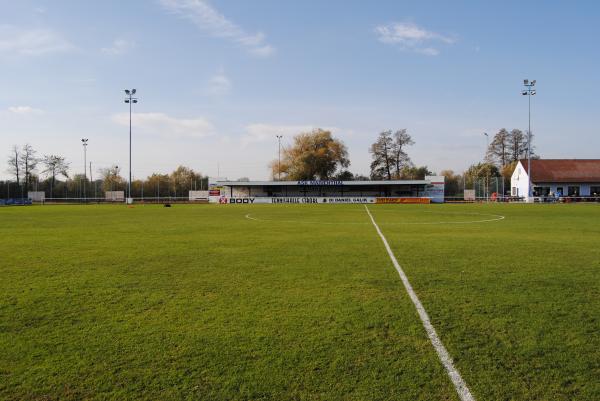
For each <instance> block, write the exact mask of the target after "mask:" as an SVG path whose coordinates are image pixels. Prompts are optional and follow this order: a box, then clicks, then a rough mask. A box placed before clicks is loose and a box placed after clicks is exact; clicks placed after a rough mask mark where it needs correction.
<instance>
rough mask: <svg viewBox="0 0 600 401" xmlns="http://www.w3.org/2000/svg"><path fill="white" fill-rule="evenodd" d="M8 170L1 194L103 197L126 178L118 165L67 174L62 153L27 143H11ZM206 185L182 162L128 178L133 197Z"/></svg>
mask: <svg viewBox="0 0 600 401" xmlns="http://www.w3.org/2000/svg"><path fill="white" fill-rule="evenodd" d="M7 162H8V170H7V171H8V172H9V173H10V174H11V175H12V177H13V180H7V181H0V198H11V197H12V198H21V197H23V198H24V197H27V193H28V192H29V191H42V192H44V193H45V194H46V197H47V198H83V197H84V196H85V197H87V198H103V197H104V192H105V191H125V190H126V188H127V180H126V179H125V178H123V176H122V175H121V168H120V167H119V166H118V165H113V166H110V167H103V168H100V169H98V170H97V171H96V173H97V175H98V178H96V179H92V171H90V172H89V174H82V173H76V174H70V173H69V171H70V163H69V162H68V161H67V160H66V158H65V157H64V156H60V155H55V154H45V155H42V156H38V152H37V151H36V150H35V149H34V148H33V146H32V145H30V144H25V145H23V146H16V145H15V146H13V147H12V148H11V151H10V154H9V157H8V160H7ZM207 188H208V177H207V176H204V175H202V174H201V173H198V172H196V171H194V170H193V169H191V168H189V167H185V166H179V167H177V168H176V169H175V170H173V171H172V172H171V173H168V174H162V173H158V172H157V173H153V174H151V175H150V176H148V177H146V178H145V179H135V180H132V182H131V193H132V196H133V197H136V198H139V197H142V196H145V197H180V196H185V197H187V196H188V191H190V190H200V189H205V190H206V189H207Z"/></svg>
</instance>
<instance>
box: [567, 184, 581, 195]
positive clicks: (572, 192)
mask: <svg viewBox="0 0 600 401" xmlns="http://www.w3.org/2000/svg"><path fill="white" fill-rule="evenodd" d="M567 189H568V191H569V192H568V195H569V196H579V187H578V186H570V187H568V188H567Z"/></svg>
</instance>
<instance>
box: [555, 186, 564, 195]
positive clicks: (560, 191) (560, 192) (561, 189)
mask: <svg viewBox="0 0 600 401" xmlns="http://www.w3.org/2000/svg"><path fill="white" fill-rule="evenodd" d="M556 195H558V196H563V187H556Z"/></svg>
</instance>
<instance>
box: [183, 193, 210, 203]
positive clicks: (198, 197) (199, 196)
mask: <svg viewBox="0 0 600 401" xmlns="http://www.w3.org/2000/svg"><path fill="white" fill-rule="evenodd" d="M188 194H189V199H190V200H191V201H195V200H203V201H206V200H208V191H189V192H188Z"/></svg>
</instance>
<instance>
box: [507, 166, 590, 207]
mask: <svg viewBox="0 0 600 401" xmlns="http://www.w3.org/2000/svg"><path fill="white" fill-rule="evenodd" d="M531 173H532V176H531V183H532V186H533V196H550V195H551V194H552V195H554V196H577V197H586V196H600V159H532V160H531ZM529 181H530V180H529V172H528V171H527V160H525V159H523V160H520V161H519V163H517V166H516V168H515V171H514V172H513V174H512V177H511V179H510V186H511V195H512V196H518V197H523V198H527V197H528V194H529Z"/></svg>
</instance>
